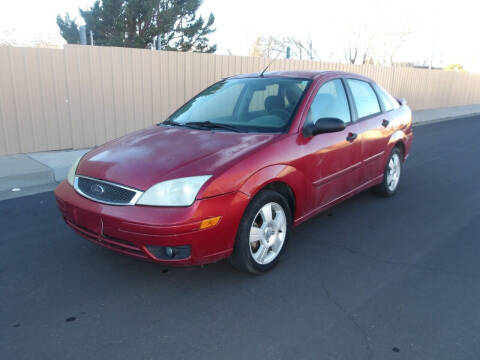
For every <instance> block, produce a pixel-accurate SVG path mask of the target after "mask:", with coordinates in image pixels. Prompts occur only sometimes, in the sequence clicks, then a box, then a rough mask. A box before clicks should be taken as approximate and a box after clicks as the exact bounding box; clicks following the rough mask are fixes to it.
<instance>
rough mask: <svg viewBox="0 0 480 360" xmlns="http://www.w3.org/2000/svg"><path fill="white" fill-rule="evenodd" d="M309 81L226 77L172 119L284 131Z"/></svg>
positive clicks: (185, 122) (171, 121)
mask: <svg viewBox="0 0 480 360" xmlns="http://www.w3.org/2000/svg"><path fill="white" fill-rule="evenodd" d="M309 84H310V80H305V79H288V78H245V79H226V80H222V81H219V82H217V83H216V84H214V85H212V86H210V87H209V88H207V89H206V90H204V91H203V92H201V93H200V94H199V95H197V96H196V97H195V98H193V99H192V100H190V101H189V102H187V103H186V104H185V105H183V106H182V107H181V108H180V109H178V110H177V111H176V112H175V113H174V114H172V115H171V116H170V117H169V118H168V120H169V123H170V124H172V123H177V124H179V125H185V124H188V123H191V122H195V123H198V122H205V121H208V122H211V123H215V124H223V125H228V126H230V127H234V128H235V129H236V130H238V131H245V132H283V131H285V130H287V129H288V128H289V125H290V123H291V121H292V118H293V115H294V113H295V110H296V108H297V106H298V104H299V103H300V100H301V99H302V97H303V95H304V93H305V91H306V89H307V87H308V86H309ZM225 131H228V129H227V130H225Z"/></svg>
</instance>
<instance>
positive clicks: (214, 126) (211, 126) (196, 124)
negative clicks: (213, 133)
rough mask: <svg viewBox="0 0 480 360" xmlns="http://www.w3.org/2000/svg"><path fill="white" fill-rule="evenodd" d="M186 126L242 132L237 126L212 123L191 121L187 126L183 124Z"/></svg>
mask: <svg viewBox="0 0 480 360" xmlns="http://www.w3.org/2000/svg"><path fill="white" fill-rule="evenodd" d="M182 125H184V126H192V127H199V126H200V127H204V128H207V129H225V130H230V131H235V132H241V131H240V129H238V128H236V127H235V126H231V125H226V124H220V123H216V122H211V121H191V122H188V123H185V124H182Z"/></svg>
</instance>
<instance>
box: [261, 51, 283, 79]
mask: <svg viewBox="0 0 480 360" xmlns="http://www.w3.org/2000/svg"><path fill="white" fill-rule="evenodd" d="M279 54H280V53H278V54H277V56H275V57H274V58H273V59H272V60H271V61H270V62H269V63H268V65H267V67H266V68H265V69H263V71H262V72H261V73H260V77H263V74H264V73H265V71H267V69H268V68H269V67H270V65H272V64H273V62H274V61H275V60H277V59H278V55H279Z"/></svg>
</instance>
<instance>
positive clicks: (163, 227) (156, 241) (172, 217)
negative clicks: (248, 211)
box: [55, 181, 249, 265]
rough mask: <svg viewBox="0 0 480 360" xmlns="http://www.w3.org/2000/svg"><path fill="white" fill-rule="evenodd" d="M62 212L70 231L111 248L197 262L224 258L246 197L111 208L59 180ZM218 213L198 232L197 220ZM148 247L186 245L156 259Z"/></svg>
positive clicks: (148, 256)
mask: <svg viewBox="0 0 480 360" xmlns="http://www.w3.org/2000/svg"><path fill="white" fill-rule="evenodd" d="M55 198H56V199H57V204H58V207H59V209H60V212H61V213H62V216H63V218H64V220H65V222H66V223H67V225H69V226H70V227H71V228H72V229H73V230H75V231H76V232H77V233H79V234H80V235H82V236H83V237H85V238H86V239H88V240H91V241H93V242H95V243H96V244H99V245H102V246H104V247H106V248H109V249H111V250H114V251H117V252H120V253H123V254H126V255H130V256H134V257H137V258H141V259H145V260H152V261H157V262H161V263H164V264H168V265H199V264H206V263H210V262H214V261H217V260H220V259H223V258H226V257H229V256H230V255H231V253H232V250H233V245H234V242H235V237H236V234H237V229H238V225H239V224H240V220H241V217H242V215H243V212H244V211H245V208H246V206H247V205H248V201H249V198H248V196H247V195H245V194H243V193H241V192H232V193H228V194H224V195H219V196H216V197H212V198H208V199H202V200H196V201H195V203H194V204H193V205H192V206H188V207H152V206H136V205H135V206H114V205H106V204H101V203H98V202H95V201H92V200H89V199H86V198H84V197H83V196H81V195H79V194H78V193H77V192H76V191H75V190H74V189H73V187H72V186H70V184H68V183H67V182H66V181H63V182H62V183H61V184H60V185H59V186H58V187H57V188H56V189H55ZM216 216H221V217H222V218H221V220H220V221H219V223H218V224H217V225H215V226H213V227H209V228H206V229H202V230H200V223H201V222H202V220H205V219H208V218H212V217H216ZM147 245H148V246H185V245H188V246H190V247H191V252H190V256H189V257H187V258H185V259H171V260H166V259H159V258H157V257H155V256H154V255H153V254H152V253H151V252H150V251H149V250H148V249H147Z"/></svg>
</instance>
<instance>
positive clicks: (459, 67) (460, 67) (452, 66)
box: [445, 64, 465, 72]
mask: <svg viewBox="0 0 480 360" xmlns="http://www.w3.org/2000/svg"><path fill="white" fill-rule="evenodd" d="M445 70H447V71H457V72H465V69H464V68H463V65H462V64H450V65H448V66H447V67H445Z"/></svg>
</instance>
